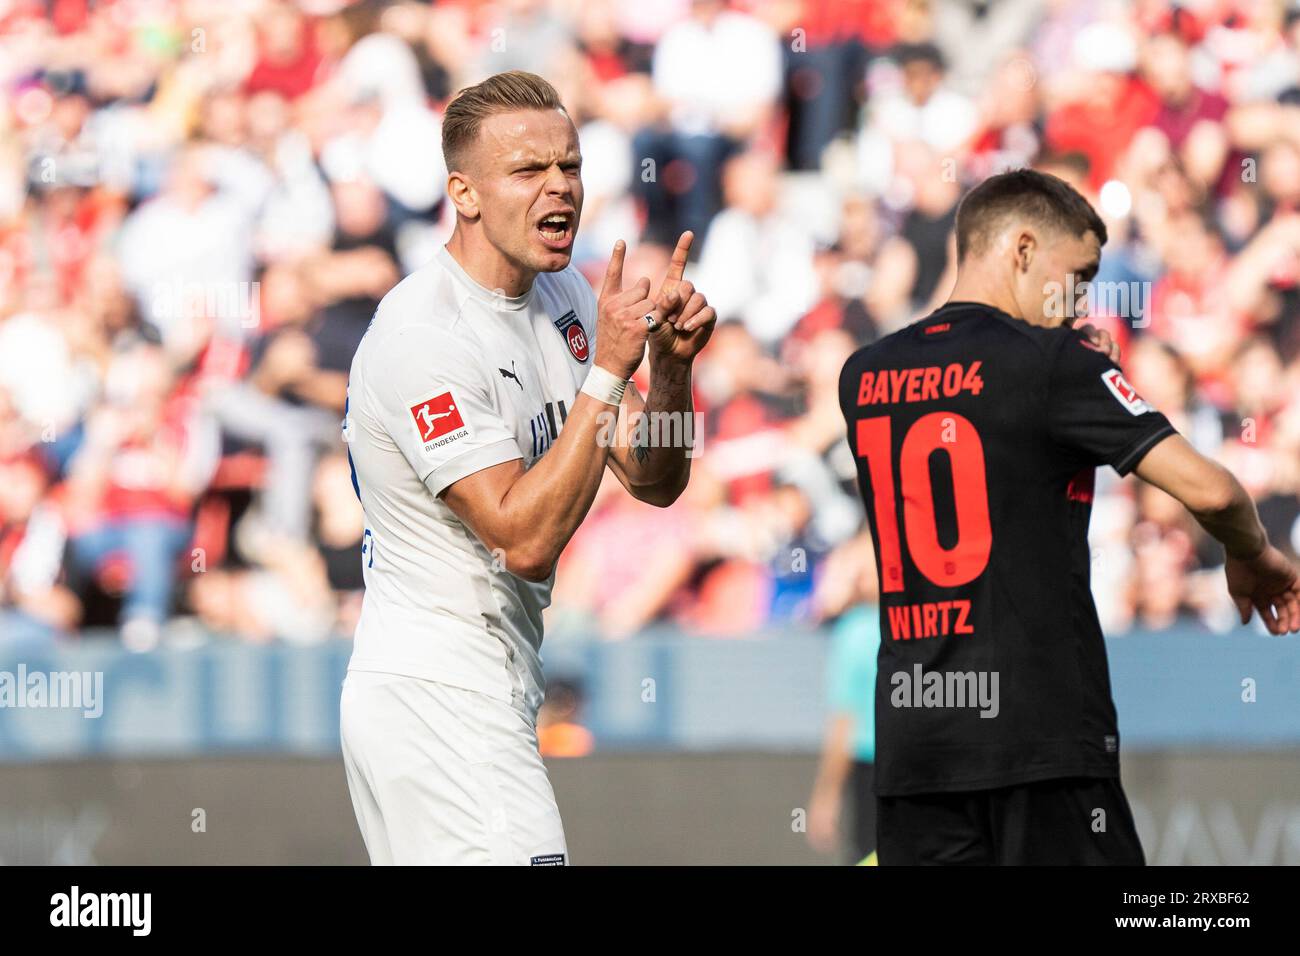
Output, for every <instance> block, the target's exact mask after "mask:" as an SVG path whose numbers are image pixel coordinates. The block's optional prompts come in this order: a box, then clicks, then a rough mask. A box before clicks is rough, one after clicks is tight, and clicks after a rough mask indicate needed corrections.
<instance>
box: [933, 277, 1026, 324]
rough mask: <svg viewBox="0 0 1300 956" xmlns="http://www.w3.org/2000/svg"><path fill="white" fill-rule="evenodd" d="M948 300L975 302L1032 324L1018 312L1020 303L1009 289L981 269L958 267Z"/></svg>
mask: <svg viewBox="0 0 1300 956" xmlns="http://www.w3.org/2000/svg"><path fill="white" fill-rule="evenodd" d="M948 302H977V303H979V304H980V305H987V306H991V307H993V308H995V309H997V310H998V311H999V312H1005V313H1006V314H1007V315H1009V316H1011V317H1012V318H1013V319H1020V320H1021V321H1022V322H1029V323H1030V324H1031V325H1033V324H1034V323H1033V322H1030V320H1029V319H1028V318H1026V317H1025V316H1024V315H1022V314H1021V313H1020V304H1019V303H1018V302H1017V301H1016V297H1015V296H1014V295H1012V294H1011V291H1010V290H1009V289H1006V288H1003V287H1002V286H1000V285H998V284H997V283H994V282H991V281H989V279H988V278H987V274H986V273H984V271H983V270H978V269H958V270H957V281H956V282H954V283H953V287H952V292H951V293H949V295H948Z"/></svg>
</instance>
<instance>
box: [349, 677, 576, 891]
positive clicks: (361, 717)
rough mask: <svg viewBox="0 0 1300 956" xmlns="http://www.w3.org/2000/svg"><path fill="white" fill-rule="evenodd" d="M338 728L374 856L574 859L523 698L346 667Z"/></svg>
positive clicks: (404, 860) (386, 861) (393, 860)
mask: <svg viewBox="0 0 1300 956" xmlns="http://www.w3.org/2000/svg"><path fill="white" fill-rule="evenodd" d="M341 729H342V737H343V763H344V766H345V767H346V768H347V774H348V790H349V791H350V792H351V794H352V807H353V809H354V810H355V811H356V814H357V823H358V824H359V825H360V827H361V836H362V838H363V839H364V840H365V841H366V850H367V851H368V852H369V854H370V862H371V863H372V864H375V865H377V866H378V865H390V864H397V865H409V864H433V865H449V864H517V865H523V866H527V865H534V866H540V865H551V866H563V865H565V864H567V863H568V848H567V847H566V846H565V842H564V828H563V826H562V825H561V823H560V811H559V808H558V807H557V806H556V805H555V794H554V792H553V791H552V790H551V782H550V779H549V778H548V777H547V775H546V765H545V764H543V763H542V757H541V754H539V753H538V750H537V731H536V729H535V727H534V725H533V721H532V720H531V719H529V717H528V715H527V714H526V713H525V712H524V711H523V710H522V708H518V709H517V708H516V707H512V706H511V705H510V704H509V703H506V702H504V701H499V700H496V699H494V698H492V697H489V696H488V695H486V694H480V693H478V692H476V691H472V690H464V689H462V688H459V687H452V686H451V685H449V684H439V683H435V682H433V681H427V680H419V679H417V678H414V677H402V676H399V675H396V674H378V673H369V672H364V671H350V672H349V673H348V675H347V678H346V679H345V680H344V681H343V699H342V709H341Z"/></svg>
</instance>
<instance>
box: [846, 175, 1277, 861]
mask: <svg viewBox="0 0 1300 956" xmlns="http://www.w3.org/2000/svg"><path fill="white" fill-rule="evenodd" d="M1105 241H1106V227H1105V225H1104V224H1103V223H1102V221H1101V219H1100V218H1099V217H1098V216H1097V214H1096V212H1095V211H1094V210H1093V209H1092V207H1091V206H1090V205H1089V204H1088V202H1087V201H1086V200H1085V199H1084V198H1083V197H1082V196H1080V195H1079V194H1078V193H1077V192H1075V190H1074V189H1072V188H1071V187H1070V186H1069V185H1067V184H1066V183H1065V182H1063V181H1061V180H1059V179H1057V178H1056V177H1053V176H1048V175H1045V174H1043V173H1039V172H1035V171H1032V170H1018V171H1014V172H1009V173H1005V174H1002V175H999V176H994V177H992V178H990V179H988V180H986V181H985V182H983V183H982V184H981V185H979V186H977V187H976V188H974V189H973V190H972V191H971V192H970V193H969V195H968V196H967V197H966V198H965V199H964V201H963V202H962V205H961V207H960V209H959V211H958V214H957V254H958V274H957V280H956V284H955V287H954V289H953V294H952V298H951V300H950V301H949V302H948V304H947V305H945V306H943V307H942V308H940V309H939V310H938V311H936V312H934V313H932V314H931V315H929V316H928V317H926V318H924V319H922V320H920V321H918V322H915V323H913V324H912V325H910V326H908V327H906V328H904V329H902V330H900V331H898V332H896V333H894V334H892V335H890V336H888V337H886V338H884V339H882V340H881V341H879V342H877V343H875V344H874V345H871V346H869V347H867V348H865V349H862V350H861V351H859V352H857V353H856V354H855V355H853V357H852V358H850V359H849V361H848V362H847V363H846V365H845V367H844V371H843V374H842V375H841V378H840V405H841V408H842V409H843V412H844V416H845V419H846V421H847V423H848V438H849V442H850V444H851V446H852V448H853V451H854V454H855V455H856V458H857V467H858V479H859V486H860V488H861V490H862V496H863V500H864V502H865V504H866V509H867V514H868V518H869V521H870V524H871V531H872V534H873V536H874V539H875V549H876V558H877V567H878V574H879V578H880V603H881V616H880V626H881V646H880V657H879V668H878V676H877V684H876V778H875V788H876V794H877V801H878V804H877V810H878V813H877V834H878V842H879V858H880V863H881V864H882V865H890V864H920V863H932V864H962V863H971V864H1140V863H1142V862H1143V854H1142V847H1141V844H1140V842H1139V840H1138V836H1137V832H1136V830H1135V828H1134V825H1133V817H1132V814H1131V812H1130V810H1129V806H1128V802H1127V800H1126V799H1125V797H1124V793H1123V790H1122V789H1121V788H1120V782H1119V739H1120V738H1119V728H1118V726H1117V721H1116V715H1115V705H1114V703H1113V702H1112V700H1111V691H1110V678H1109V675H1108V672H1107V665H1106V650H1105V645H1104V643H1103V641H1102V633H1101V626H1100V624H1099V622H1098V619H1097V613H1096V609H1095V607H1094V606H1093V602H1092V594H1091V592H1090V590H1089V558H1090V554H1089V549H1088V542H1087V529H1088V517H1089V513H1090V511H1091V499H1092V488H1093V472H1094V469H1095V468H1096V467H1098V466H1099V465H1109V466H1110V467H1112V468H1114V469H1115V470H1116V471H1117V472H1119V474H1121V475H1126V474H1128V473H1129V472H1135V473H1136V474H1137V475H1138V476H1139V477H1140V478H1142V479H1143V480H1145V481H1148V482H1150V483H1152V484H1153V485H1155V486H1157V487H1158V488H1161V489H1163V490H1164V491H1166V492H1167V493H1169V494H1170V495H1172V496H1173V497H1174V498H1176V499H1178V501H1180V502H1181V503H1182V504H1183V505H1184V506H1185V507H1186V508H1187V509H1188V510H1189V511H1190V512H1191V513H1192V515H1193V516H1194V517H1195V518H1196V520H1197V521H1198V522H1200V524H1201V526H1202V527H1204V528H1205V529H1206V531H1207V532H1209V533H1210V534H1211V535H1213V536H1214V537H1215V538H1216V539H1217V540H1218V541H1220V542H1222V544H1223V545H1224V548H1225V549H1226V553H1227V556H1226V570H1227V586H1228V591H1229V593H1230V594H1231V596H1232V599H1233V601H1234V602H1235V603H1236V606H1237V609H1238V611H1239V613H1240V615H1241V619H1242V623H1246V622H1248V621H1249V619H1250V614H1251V609H1252V608H1254V609H1255V610H1257V611H1258V612H1259V614H1260V616H1261V618H1262V619H1263V620H1264V622H1265V624H1266V625H1267V627H1268V630H1269V631H1270V632H1272V633H1274V634H1282V633H1287V632H1293V631H1296V630H1300V585H1298V584H1297V578H1296V571H1295V569H1294V568H1293V567H1292V566H1291V565H1290V563H1289V562H1288V561H1287V559H1286V558H1285V556H1283V555H1282V554H1281V553H1280V552H1279V551H1278V550H1277V549H1276V548H1274V547H1272V546H1271V545H1270V544H1269V542H1268V537H1267V535H1266V534H1265V532H1264V529H1263V527H1262V526H1261V524H1260V522H1259V518H1258V516H1257V514H1256V511H1255V505H1254V503H1253V502H1252V501H1251V499H1250V497H1249V496H1248V495H1247V493H1246V491H1245V489H1243V488H1242V486H1241V485H1240V483H1238V481H1237V480H1236V479H1235V478H1234V477H1233V476H1232V475H1231V473H1229V472H1228V471H1227V470H1226V469H1224V468H1223V467H1221V466H1220V465H1218V464H1216V463H1215V462H1213V461H1211V460H1209V459H1207V458H1205V457H1203V456H1202V455H1200V454H1199V453H1197V452H1196V451H1195V450H1194V449H1193V448H1192V447H1191V445H1189V444H1188V443H1187V441H1186V440H1185V439H1183V438H1182V437H1181V436H1180V435H1179V434H1178V433H1177V432H1176V431H1175V430H1174V428H1173V426H1172V425H1170V424H1169V421H1168V420H1167V419H1166V418H1165V416H1164V415H1162V414H1161V413H1160V412H1158V411H1157V410H1155V409H1154V408H1152V407H1151V406H1150V405H1149V404H1147V403H1146V402H1145V401H1144V400H1143V399H1142V397H1141V396H1140V395H1138V393H1137V392H1136V391H1135V390H1134V389H1133V387H1132V386H1131V385H1130V384H1129V383H1128V381H1127V380H1126V379H1125V378H1124V375H1123V372H1122V371H1121V370H1120V368H1119V366H1118V365H1117V364H1116V363H1115V361H1113V360H1112V354H1113V350H1112V348H1111V345H1110V343H1109V342H1108V337H1106V336H1097V335H1089V334H1085V332H1084V331H1082V330H1077V329H1074V328H1072V327H1071V323H1072V322H1073V321H1074V318H1073V314H1074V312H1075V311H1076V310H1075V308H1074V306H1075V304H1076V303H1075V302H1073V301H1068V302H1062V296H1063V295H1069V294H1071V293H1072V290H1075V289H1080V290H1081V289H1084V288H1086V285H1084V283H1085V282H1086V281H1087V280H1090V279H1091V278H1092V277H1093V276H1094V275H1095V274H1096V271H1097V266H1098V261H1099V258H1100V250H1101V246H1102V245H1103V244H1104V243H1105Z"/></svg>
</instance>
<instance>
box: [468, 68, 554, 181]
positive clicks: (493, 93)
mask: <svg viewBox="0 0 1300 956" xmlns="http://www.w3.org/2000/svg"><path fill="white" fill-rule="evenodd" d="M515 110H560V111H561V112H564V104H562V103H561V102H560V94H559V93H557V92H556V91H555V87H553V86H551V84H550V83H548V82H546V80H544V79H542V78H541V77H540V76H538V75H537V74H536V73H525V72H524V71H523V70H510V71H509V72H506V73H497V74H495V75H494V76H489V77H488V78H487V79H486V80H484V81H483V82H482V83H478V84H475V85H474V86H467V87H465V89H463V90H461V91H460V92H459V93H457V94H456V96H455V98H453V99H452V101H451V102H450V103H449V104H447V111H446V112H445V113H444V114H443V117H442V156H443V159H444V160H446V163H447V170H448V171H449V172H455V171H456V170H458V169H460V168H461V167H460V164H461V162H462V161H463V160H464V158H465V151H466V149H468V148H469V147H470V146H472V145H473V143H474V141H475V140H476V139H477V138H478V131H479V127H480V126H481V125H482V124H483V121H484V120H485V119H487V118H488V117H489V116H494V115H495V114H497V113H511V112H514V111H515Z"/></svg>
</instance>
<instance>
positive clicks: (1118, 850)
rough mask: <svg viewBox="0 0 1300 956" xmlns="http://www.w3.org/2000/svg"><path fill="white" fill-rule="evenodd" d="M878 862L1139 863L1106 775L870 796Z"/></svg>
mask: <svg viewBox="0 0 1300 956" xmlns="http://www.w3.org/2000/svg"><path fill="white" fill-rule="evenodd" d="M876 841H877V847H878V850H879V859H880V865H881V866H900V865H901V866H917V865H957V866H960V865H976V866H979V865H985V866H988V865H1001V866H1142V865H1144V864H1145V863H1146V858H1145V857H1144V856H1143V853H1142V843H1141V841H1140V840H1139V839H1138V835H1137V828H1136V827H1135V826H1134V825H1133V813H1132V811H1131V810H1129V805H1128V800H1127V799H1126V798H1125V796H1124V790H1123V789H1122V788H1121V787H1120V784H1119V780H1118V778H1114V777H1068V778H1064V779H1059V780H1043V781H1039V782H1036V783H1025V784H1019V785H1017V786H1013V787H998V788H997V789H994V790H968V791H962V792H958V793H927V794H917V795H914V796H905V797H877V798H876Z"/></svg>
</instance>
